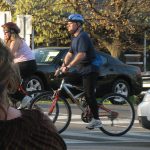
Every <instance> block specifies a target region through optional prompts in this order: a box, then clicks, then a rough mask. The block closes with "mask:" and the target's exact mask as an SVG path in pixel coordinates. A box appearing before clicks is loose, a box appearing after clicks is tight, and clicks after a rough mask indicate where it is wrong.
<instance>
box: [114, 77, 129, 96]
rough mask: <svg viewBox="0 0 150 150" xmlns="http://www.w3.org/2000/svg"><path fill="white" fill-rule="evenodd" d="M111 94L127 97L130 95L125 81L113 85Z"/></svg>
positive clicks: (120, 80) (118, 81)
mask: <svg viewBox="0 0 150 150" xmlns="http://www.w3.org/2000/svg"><path fill="white" fill-rule="evenodd" d="M112 92H113V93H118V94H121V95H123V96H125V97H128V96H129V95H130V86H129V84H128V82H127V81H125V80H123V79H119V80H117V81H115V82H114V83H113V87H112Z"/></svg>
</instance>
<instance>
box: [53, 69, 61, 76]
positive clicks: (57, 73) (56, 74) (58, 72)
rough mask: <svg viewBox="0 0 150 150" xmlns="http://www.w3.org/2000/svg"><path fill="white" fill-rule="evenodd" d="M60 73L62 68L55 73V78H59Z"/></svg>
mask: <svg viewBox="0 0 150 150" xmlns="http://www.w3.org/2000/svg"><path fill="white" fill-rule="evenodd" d="M60 71H61V68H58V69H57V70H56V71H55V74H54V76H55V77H56V76H58V75H59V74H60Z"/></svg>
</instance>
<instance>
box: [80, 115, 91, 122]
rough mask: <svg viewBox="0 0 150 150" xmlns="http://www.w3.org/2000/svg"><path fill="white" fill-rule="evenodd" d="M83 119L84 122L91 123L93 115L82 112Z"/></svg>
mask: <svg viewBox="0 0 150 150" xmlns="http://www.w3.org/2000/svg"><path fill="white" fill-rule="evenodd" d="M81 119H82V121H83V122H85V123H89V122H90V121H91V120H92V115H91V114H85V113H82V114H81Z"/></svg>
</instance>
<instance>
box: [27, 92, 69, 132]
mask: <svg viewBox="0 0 150 150" xmlns="http://www.w3.org/2000/svg"><path fill="white" fill-rule="evenodd" d="M52 95H53V94H52V93H51V92H44V93H41V94H40V95H38V96H36V97H35V98H34V99H33V100H32V102H31V105H30V109H38V110H40V111H42V112H44V114H46V115H48V117H49V118H50V119H51V120H52V121H53V123H54V124H55V127H56V128H57V130H58V132H59V133H62V132H63V131H64V130H65V129H66V128H67V127H68V126H69V124H70V121H71V108H70V105H69V103H68V102H67V100H66V99H64V98H59V99H58V101H57V102H56V104H54V99H53V98H52ZM52 105H54V108H53V111H52V112H50V111H49V110H50V109H51V106H52ZM49 112H50V113H49Z"/></svg>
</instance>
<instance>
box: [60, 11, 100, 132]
mask: <svg viewBox="0 0 150 150" xmlns="http://www.w3.org/2000/svg"><path fill="white" fill-rule="evenodd" d="M83 23H84V18H83V16H82V15H80V14H71V15H70V16H69V17H68V19H67V30H68V32H69V33H70V34H71V35H72V41H71V47H70V50H69V51H68V53H67V54H66V56H65V58H64V62H63V64H62V66H61V70H62V72H64V73H65V72H67V71H68V70H69V69H70V68H71V67H74V66H75V67H76V69H77V71H78V73H79V74H80V75H81V76H82V79H83V89H84V92H85V98H86V101H87V103H88V105H89V107H90V109H91V112H92V114H93V119H92V120H91V122H90V123H89V124H88V125H87V127H86V128H88V129H94V128H100V127H101V126H102V123H101V121H100V120H99V114H98V107H97V101H96V96H95V93H96V90H95V89H96V82H97V78H98V74H99V64H98V63H97V61H96V52H95V49H94V46H93V43H92V41H91V39H90V37H89V36H88V34H87V33H86V32H84V31H83V28H82V25H83Z"/></svg>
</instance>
